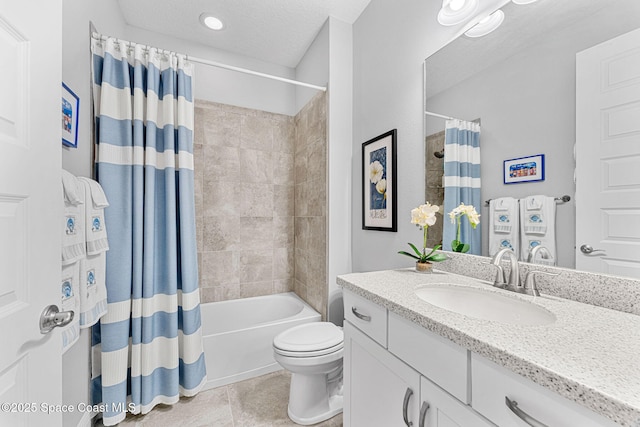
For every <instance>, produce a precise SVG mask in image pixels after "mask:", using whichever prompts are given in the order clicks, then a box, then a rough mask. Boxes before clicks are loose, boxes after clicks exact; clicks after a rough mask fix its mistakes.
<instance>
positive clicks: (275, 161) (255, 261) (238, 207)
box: [194, 94, 327, 316]
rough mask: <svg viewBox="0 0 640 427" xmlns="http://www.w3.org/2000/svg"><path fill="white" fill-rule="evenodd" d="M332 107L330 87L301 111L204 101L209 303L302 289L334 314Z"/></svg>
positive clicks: (200, 108)
mask: <svg viewBox="0 0 640 427" xmlns="http://www.w3.org/2000/svg"><path fill="white" fill-rule="evenodd" d="M325 109H326V102H325V95H324V94H320V95H318V96H316V97H315V98H313V100H312V101H310V102H309V104H308V105H307V106H305V107H304V108H303V109H302V110H301V111H300V113H298V115H297V116H296V117H290V116H285V115H280V114H273V113H267V112H263V111H257V110H251V109H246V108H240V107H234V106H230V105H224V104H217V103H211V102H206V101H196V111H195V133H194V157H195V188H196V221H197V227H198V257H199V271H200V292H201V300H202V302H212V301H224V300H229V299H236V298H246V297H252V296H258V295H268V294H274V293H280V292H288V291H291V290H295V292H296V293H297V294H298V295H300V296H301V297H302V298H303V299H305V300H306V301H307V302H309V304H310V305H312V306H313V307H314V308H315V309H316V310H318V311H319V312H320V313H322V314H323V316H324V314H325V306H326V298H327V296H326V294H327V285H326V225H325V223H326V149H327V145H326V129H325V128H326V113H325ZM294 206H295V208H294ZM294 230H295V239H294ZM294 256H295V257H294ZM294 278H295V279H294Z"/></svg>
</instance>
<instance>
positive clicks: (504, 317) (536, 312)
mask: <svg viewBox="0 0 640 427" xmlns="http://www.w3.org/2000/svg"><path fill="white" fill-rule="evenodd" d="M415 293H416V295H417V296H418V298H420V299H422V300H423V301H426V302H428V303H429V304H431V305H435V306H436V307H440V308H443V309H445V310H449V311H453V312H455V313H459V314H463V315H465V316H469V317H475V318H477V319H483V320H492V321H495V322H502V323H506V324H512V325H528V326H534V325H548V324H549V323H553V322H555V320H556V317H555V316H554V314H553V313H551V312H550V311H549V310H547V309H546V308H544V307H541V306H539V305H537V304H533V303H530V302H528V301H525V300H521V299H519V298H512V297H509V296H506V295H502V294H500V293H497V292H490V291H486V290H483V289H478V288H471V287H466V286H457V285H452V284H445V283H438V284H433V285H424V286H419V287H417V288H416V290H415Z"/></svg>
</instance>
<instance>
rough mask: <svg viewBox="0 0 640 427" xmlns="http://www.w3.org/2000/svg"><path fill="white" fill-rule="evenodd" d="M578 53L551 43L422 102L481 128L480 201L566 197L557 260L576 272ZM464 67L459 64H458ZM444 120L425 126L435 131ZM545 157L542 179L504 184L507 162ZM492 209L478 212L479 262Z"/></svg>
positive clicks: (561, 211) (485, 251) (560, 208)
mask: <svg viewBox="0 0 640 427" xmlns="http://www.w3.org/2000/svg"><path fill="white" fill-rule="evenodd" d="M575 53H576V46H575V44H573V43H562V42H561V41H560V40H554V46H553V49H552V48H550V47H549V46H546V45H541V46H536V47H533V48H531V49H529V50H527V51H526V53H520V54H517V55H515V56H513V57H512V58H510V59H509V60H507V61H505V62H503V63H500V64H496V65H494V66H492V67H490V68H488V69H486V70H483V71H482V72H481V73H478V74H477V75H475V76H473V77H472V78H470V79H467V80H465V81H464V82H461V83H460V84H458V85H456V86H454V87H453V88H451V89H449V90H446V91H444V92H441V93H439V94H437V95H436V96H433V97H432V98H430V99H428V100H427V109H428V110H429V111H434V112H441V113H443V114H447V115H452V116H454V117H458V118H462V119H465V120H474V119H476V118H480V119H481V121H482V136H481V147H482V166H481V174H482V200H483V201H484V200H487V199H493V198H498V197H504V196H510V197H514V198H524V197H526V196H529V195H535V194H544V195H549V196H556V197H557V196H562V195H564V194H568V195H569V196H571V198H572V200H571V202H569V203H563V204H558V205H557V214H556V220H557V224H556V230H557V239H556V240H557V255H558V256H557V259H558V265H560V266H562V267H569V268H573V267H575V257H574V242H575V221H574V218H575V204H574V201H573V197H574V194H575V184H574V182H573V173H574V168H575V162H574V158H573V145H574V142H575ZM460 66H464V65H460ZM443 126H444V121H443V120H441V119H434V118H428V119H427V129H428V131H427V133H429V130H440V129H441V128H442V127H443ZM535 154H544V155H545V165H546V166H545V172H546V173H545V180H544V181H540V182H531V183H522V184H504V182H503V176H502V170H503V165H502V162H503V161H504V160H508V159H513V158H518V157H525V156H529V155H535ZM488 213H489V209H488V207H487V206H484V205H483V206H482V212H481V214H482V217H481V218H482V219H484V221H481V223H482V225H483V252H482V253H483V255H485V256H486V255H488V240H489V239H488V234H487V233H488V223H489V218H488Z"/></svg>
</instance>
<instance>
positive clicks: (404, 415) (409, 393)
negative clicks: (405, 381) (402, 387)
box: [402, 387, 413, 427]
mask: <svg viewBox="0 0 640 427" xmlns="http://www.w3.org/2000/svg"><path fill="white" fill-rule="evenodd" d="M411 396H413V390H411V389H410V388H409V387H407V392H406V393H405V394H404V402H402V418H403V419H404V424H405V425H406V426H407V427H411V426H412V425H413V422H412V421H409V400H411Z"/></svg>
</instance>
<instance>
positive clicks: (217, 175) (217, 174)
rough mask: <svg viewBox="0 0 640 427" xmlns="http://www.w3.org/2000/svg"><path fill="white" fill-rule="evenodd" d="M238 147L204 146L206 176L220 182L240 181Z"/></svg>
mask: <svg viewBox="0 0 640 427" xmlns="http://www.w3.org/2000/svg"><path fill="white" fill-rule="evenodd" d="M239 150H240V149H239V148H237V147H223V146H212V145H207V146H205V147H204V178H205V179H208V180H212V181H219V182H239V181H240V177H241V176H240V166H241V161H240V152H239Z"/></svg>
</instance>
